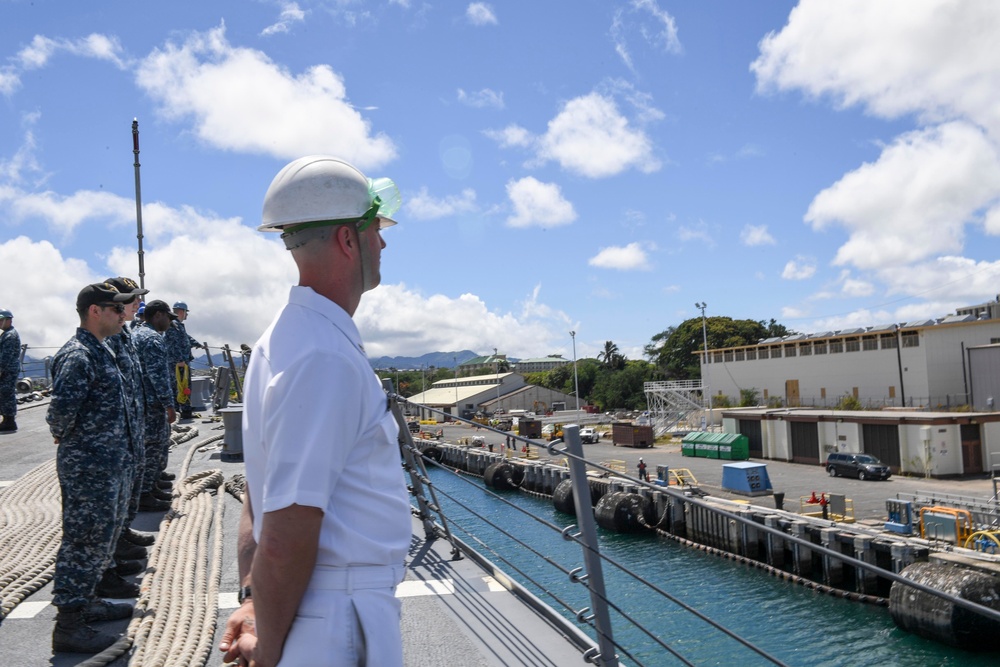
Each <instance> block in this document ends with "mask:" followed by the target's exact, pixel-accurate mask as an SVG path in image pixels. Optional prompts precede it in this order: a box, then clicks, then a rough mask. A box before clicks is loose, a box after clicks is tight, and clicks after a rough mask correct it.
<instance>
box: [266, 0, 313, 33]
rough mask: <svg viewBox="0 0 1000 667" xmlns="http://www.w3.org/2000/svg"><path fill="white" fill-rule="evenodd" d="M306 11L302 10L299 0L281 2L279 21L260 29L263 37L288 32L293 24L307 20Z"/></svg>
mask: <svg viewBox="0 0 1000 667" xmlns="http://www.w3.org/2000/svg"><path fill="white" fill-rule="evenodd" d="M305 19H306V13H305V12H304V11H302V8H300V7H299V3H297V2H283V3H281V15H280V16H279V17H278V20H277V22H275V23H272V24H271V25H269V26H267V27H266V28H264V29H263V30H261V31H260V34H261V36H262V37H269V36H271V35H275V34H278V33H287V32H289V31H290V30H291V29H292V24H294V23H301V22H302V21H305Z"/></svg>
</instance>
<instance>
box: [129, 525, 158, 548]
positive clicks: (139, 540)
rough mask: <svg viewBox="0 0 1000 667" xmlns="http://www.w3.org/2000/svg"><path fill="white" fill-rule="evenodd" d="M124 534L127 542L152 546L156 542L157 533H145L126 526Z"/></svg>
mask: <svg viewBox="0 0 1000 667" xmlns="http://www.w3.org/2000/svg"><path fill="white" fill-rule="evenodd" d="M122 535H123V536H124V538H125V541H126V542H129V543H130V544H137V545H139V546H140V547H151V546H153V545H154V544H156V535H154V534H153V533H143V532H141V531H138V530H134V529H132V528H126V529H125V530H124V531H123V532H122Z"/></svg>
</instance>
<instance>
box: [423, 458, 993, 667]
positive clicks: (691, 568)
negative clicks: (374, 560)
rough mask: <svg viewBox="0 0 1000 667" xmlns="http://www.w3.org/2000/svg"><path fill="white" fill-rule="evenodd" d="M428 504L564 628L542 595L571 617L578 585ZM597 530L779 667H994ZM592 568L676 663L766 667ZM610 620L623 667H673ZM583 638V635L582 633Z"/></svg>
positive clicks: (483, 495) (728, 570)
mask: <svg viewBox="0 0 1000 667" xmlns="http://www.w3.org/2000/svg"><path fill="white" fill-rule="evenodd" d="M430 473H431V479H432V480H433V481H434V484H435V485H436V486H437V487H438V488H439V489H440V490H441V491H443V492H446V493H448V494H450V495H453V496H455V497H456V498H459V499H461V502H462V503H464V504H466V505H468V506H469V507H470V508H472V510H474V511H475V512H477V513H479V514H482V515H483V516H485V517H486V518H487V519H489V520H490V521H492V522H493V523H495V524H498V525H499V526H501V527H502V528H503V529H504V530H506V531H508V532H510V533H512V534H514V535H515V536H517V537H518V538H519V539H520V540H522V541H524V542H526V543H527V544H529V545H531V547H532V548H533V549H535V550H536V551H538V552H540V553H541V554H542V555H544V556H546V557H549V558H551V559H552V560H554V561H556V562H558V563H561V564H562V565H563V566H564V567H566V568H567V569H573V568H576V567H578V566H581V565H582V564H583V562H582V559H583V556H582V554H581V550H580V547H579V545H577V544H576V543H574V542H568V541H566V540H564V539H563V538H562V536H561V535H559V534H558V533H555V532H553V531H552V530H550V529H549V528H548V527H546V526H544V525H542V524H540V523H538V522H536V521H534V520H532V519H531V518H529V517H526V516H525V515H524V514H523V513H521V512H518V511H517V510H515V509H513V508H511V507H508V506H507V505H505V504H504V503H502V502H500V501H499V500H497V499H495V498H493V497H491V496H490V495H488V493H487V492H486V490H485V489H484V488H483V482H482V480H479V479H475V478H462V479H458V478H456V477H455V476H453V475H451V474H450V473H444V472H441V471H437V470H432V471H430ZM470 482H471V484H470ZM502 496H503V498H505V499H506V500H508V501H510V502H513V503H515V504H516V505H517V506H518V507H521V508H523V509H525V510H527V511H529V512H531V513H532V514H534V515H535V516H538V517H539V518H541V519H543V520H545V521H547V522H549V523H553V524H556V525H557V526H559V527H560V528H562V527H565V526H567V525H571V524H573V523H575V521H574V518H573V517H570V516H567V515H565V514H562V513H560V512H557V511H556V510H555V509H554V508H553V507H552V504H551V502H550V501H549V500H546V499H540V498H534V497H531V496H528V495H527V494H523V493H519V492H507V493H503V494H502ZM439 501H440V502H441V505H442V507H443V508H444V510H445V513H446V516H448V518H449V519H450V520H451V521H452V522H453V523H454V524H455V525H456V527H458V528H461V529H464V530H466V531H468V532H471V533H472V534H474V535H475V536H476V537H477V538H478V539H479V540H481V541H483V542H485V543H486V544H487V545H488V546H489V547H490V548H491V549H493V550H495V551H496V553H498V554H500V555H502V556H503V557H504V558H506V559H508V560H509V561H510V562H512V563H513V564H514V565H516V566H517V567H518V568H520V569H521V570H523V571H524V572H525V573H526V574H527V575H528V576H530V577H531V578H532V579H534V580H535V582H537V584H532V583H531V582H529V581H527V580H526V579H525V578H524V577H523V576H520V575H518V573H517V572H515V571H513V570H512V569H511V567H510V566H508V565H506V564H505V563H504V562H503V561H502V560H501V559H500V557H498V556H497V555H496V554H494V553H490V552H489V551H487V550H486V549H485V548H484V547H483V546H482V545H480V544H477V543H475V542H472V543H473V545H474V546H476V547H477V548H478V549H479V550H480V551H481V552H482V553H483V554H484V555H485V556H486V557H487V558H489V559H490V560H492V561H493V562H495V563H497V564H498V565H499V566H500V567H501V568H502V569H504V570H506V571H507V572H508V574H509V575H511V576H513V577H514V578H515V579H518V580H519V581H520V582H521V583H522V584H524V585H525V586H526V587H527V588H528V589H529V590H531V591H532V592H533V593H534V594H535V595H538V596H539V597H540V598H542V599H543V600H544V601H545V602H547V603H549V604H550V605H552V606H553V607H555V608H556V609H559V610H560V611H561V612H563V614H564V615H565V616H566V617H567V618H571V619H572V618H574V616H575V613H570V612H568V611H566V610H564V609H563V607H562V605H561V604H560V603H559V602H558V601H557V600H555V599H554V598H553V596H555V597H558V598H559V599H560V600H562V601H564V602H566V603H567V604H568V605H569V606H570V607H572V608H573V610H574V611H575V610H579V609H581V608H583V607H589V606H590V602H589V596H588V594H587V592H586V590H585V589H584V588H583V586H581V585H579V584H574V583H571V582H570V581H569V579H568V577H567V576H566V575H565V574H564V573H563V572H561V571H559V570H557V569H556V568H554V567H553V566H552V565H550V564H549V563H547V562H545V560H544V559H542V558H540V557H539V556H536V555H535V554H533V553H531V551H530V550H529V549H527V548H526V547H524V546H521V545H518V544H517V543H516V542H514V541H512V540H511V539H509V538H507V537H506V536H504V535H503V534H502V533H500V532H499V531H498V530H496V529H495V528H493V527H491V526H489V525H487V524H485V523H484V522H483V521H481V520H479V519H477V518H475V517H474V516H472V515H471V514H470V513H469V512H468V511H466V510H464V509H462V508H460V507H458V506H457V505H456V504H455V503H454V502H453V501H451V500H449V499H448V498H446V497H444V496H443V495H439ZM461 529H455V534H456V535H457V536H458V537H460V538H461V539H463V540H465V541H466V542H470V538H469V535H468V534H467V533H466V532H463V530H461ZM598 531H599V533H600V535H599V538H600V541H601V553H603V554H604V555H606V556H608V557H610V558H612V559H613V560H615V561H617V562H618V563H620V564H622V565H623V566H624V567H626V568H628V569H630V570H632V571H634V572H636V573H639V574H640V575H641V576H642V577H643V578H645V579H646V580H647V581H649V582H651V583H653V584H655V585H656V586H658V587H659V588H661V589H663V590H665V591H666V592H667V593H669V594H670V595H672V596H674V597H675V598H678V599H679V600H681V601H682V602H683V603H685V604H687V605H689V606H691V607H693V608H695V609H697V610H698V611H699V612H700V613H702V614H704V615H706V616H708V617H709V618H711V619H712V620H714V621H715V622H717V623H720V624H721V625H724V626H725V627H726V628H727V629H729V630H730V631H732V632H734V633H736V634H738V635H740V636H742V637H743V638H744V639H746V640H749V641H750V642H752V643H754V644H755V645H757V646H758V647H760V648H761V649H763V650H764V651H766V652H768V653H770V654H771V655H773V656H775V657H776V658H778V659H779V660H782V661H784V662H786V663H788V664H790V665H808V666H809V667H832V666H840V665H843V666H850V667H854V666H859V667H860V666H865V665H881V666H897V665H898V666H900V667H909V666H913V667H928V666H930V665H947V666H949V667H952V666H954V667H957V666H966V665H968V666H970V667H979V666H983V667H985V666H987V665H989V666H991V667H996V665H998V664H1000V654H998V653H985V654H981V653H971V652H967V651H960V650H958V649H954V648H951V647H948V646H945V645H943V644H939V643H937V642H932V641H928V640H925V639H922V638H920V637H917V636H915V635H911V634H909V633H906V632H903V631H902V630H899V629H898V628H896V626H895V624H894V623H893V621H892V618H891V617H890V616H889V611H888V609H886V608H884V607H873V606H870V605H865V604H860V603H857V602H850V601H846V600H840V599H837V598H833V597H830V596H827V595H823V594H821V593H817V592H815V591H812V590H809V589H806V588H804V587H802V586H797V585H795V584H791V583H788V582H785V581H782V580H780V579H776V578H774V577H772V576H770V575H768V574H767V573H765V572H762V571H760V570H757V569H752V568H748V567H746V566H744V565H740V564H737V563H734V562H732V561H728V560H724V559H721V558H719V557H717V556H713V555H710V554H706V553H704V552H702V551H697V550H694V549H690V548H687V547H684V546H681V545H679V544H677V543H675V542H673V541H671V540H668V539H663V538H659V537H657V536H655V535H618V534H614V533H611V532H608V531H604V530H603V529H600V528H599V529H598ZM603 568H604V574H605V580H606V582H607V583H606V587H607V591H608V597H609V599H610V600H611V601H612V603H614V604H616V605H617V606H619V607H621V608H622V609H623V610H624V611H625V612H626V613H628V614H629V615H631V616H632V617H633V618H635V619H636V620H638V621H640V622H641V623H642V624H643V625H644V626H646V627H647V629H649V630H650V631H651V632H652V633H653V634H654V635H655V636H656V637H658V638H660V639H661V640H662V641H664V642H665V643H667V644H668V645H669V646H670V647H671V648H672V649H674V650H675V651H677V652H678V653H679V654H680V655H682V656H683V657H684V659H686V660H688V661H690V662H692V663H694V664H696V665H727V666H729V665H740V667H750V666H756V665H769V664H772V663H770V662H769V661H768V660H766V659H764V658H763V657H762V656H760V655H758V654H757V653H754V652H753V651H751V650H750V649H748V648H746V647H745V646H743V645H742V644H739V643H738V642H736V641H735V640H734V639H732V638H730V637H727V636H726V635H725V634H723V633H721V632H720V631H718V630H716V629H715V628H713V627H711V626H710V625H708V624H707V623H705V622H704V621H702V620H700V619H699V618H697V617H696V616H693V615H692V614H690V613H689V612H687V611H686V610H684V609H682V608H681V607H678V606H677V605H676V604H674V603H673V602H671V601H669V600H667V599H665V598H664V597H662V596H661V595H659V594H658V593H656V592H655V591H652V590H650V589H649V588H647V587H645V586H643V585H641V584H638V583H637V582H636V581H635V579H633V578H632V577H629V576H628V575H626V574H624V573H623V572H622V571H621V570H619V569H617V568H615V567H614V566H612V565H610V564H609V563H607V562H604V564H603ZM611 615H612V625H613V628H614V636H615V640H616V641H617V642H618V643H619V644H621V645H622V646H623V647H625V649H626V650H627V651H628V652H629V653H630V654H631V655H632V656H633V657H634V660H631V659H629V658H627V657H626V656H625V655H624V654H622V657H621V662H622V664H623V665H634V664H643V665H680V664H683V663H682V662H681V661H679V660H678V659H677V658H675V657H674V656H672V655H671V654H670V653H668V652H667V651H666V650H665V649H664V648H663V647H661V646H660V645H658V644H656V643H655V642H654V641H653V640H651V639H650V638H649V637H647V636H645V635H644V634H642V633H641V632H640V631H638V630H636V629H635V628H634V627H633V626H632V625H630V624H629V623H627V622H625V621H624V620H622V619H621V617H620V616H618V614H617V613H616V612H614V611H612V612H611ZM585 630H586V631H588V633H589V634H591V635H592V636H593V632H592V631H590V629H589V628H585ZM985 639H986V638H984V640H985ZM989 639H992V640H993V641H994V642H996V641H997V640H998V638H989Z"/></svg>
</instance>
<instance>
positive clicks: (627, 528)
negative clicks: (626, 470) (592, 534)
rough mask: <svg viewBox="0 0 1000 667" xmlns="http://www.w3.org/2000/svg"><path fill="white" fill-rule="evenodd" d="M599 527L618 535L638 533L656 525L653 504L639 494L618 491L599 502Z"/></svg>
mask: <svg viewBox="0 0 1000 667" xmlns="http://www.w3.org/2000/svg"><path fill="white" fill-rule="evenodd" d="M594 518H595V519H596V520H597V525H598V526H600V527H601V528H604V529H606V530H613V531H614V532H616V533H638V532H641V531H643V530H646V529H648V528H649V527H650V526H652V525H653V524H655V523H656V516H655V513H654V510H653V502H652V501H651V500H650V499H649V498H645V497H643V496H640V495H639V494H638V493H625V492H624V491H616V492H615V493H609V494H607V495H605V496H604V497H602V498H601V499H600V500H598V501H597V507H595V508H594Z"/></svg>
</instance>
